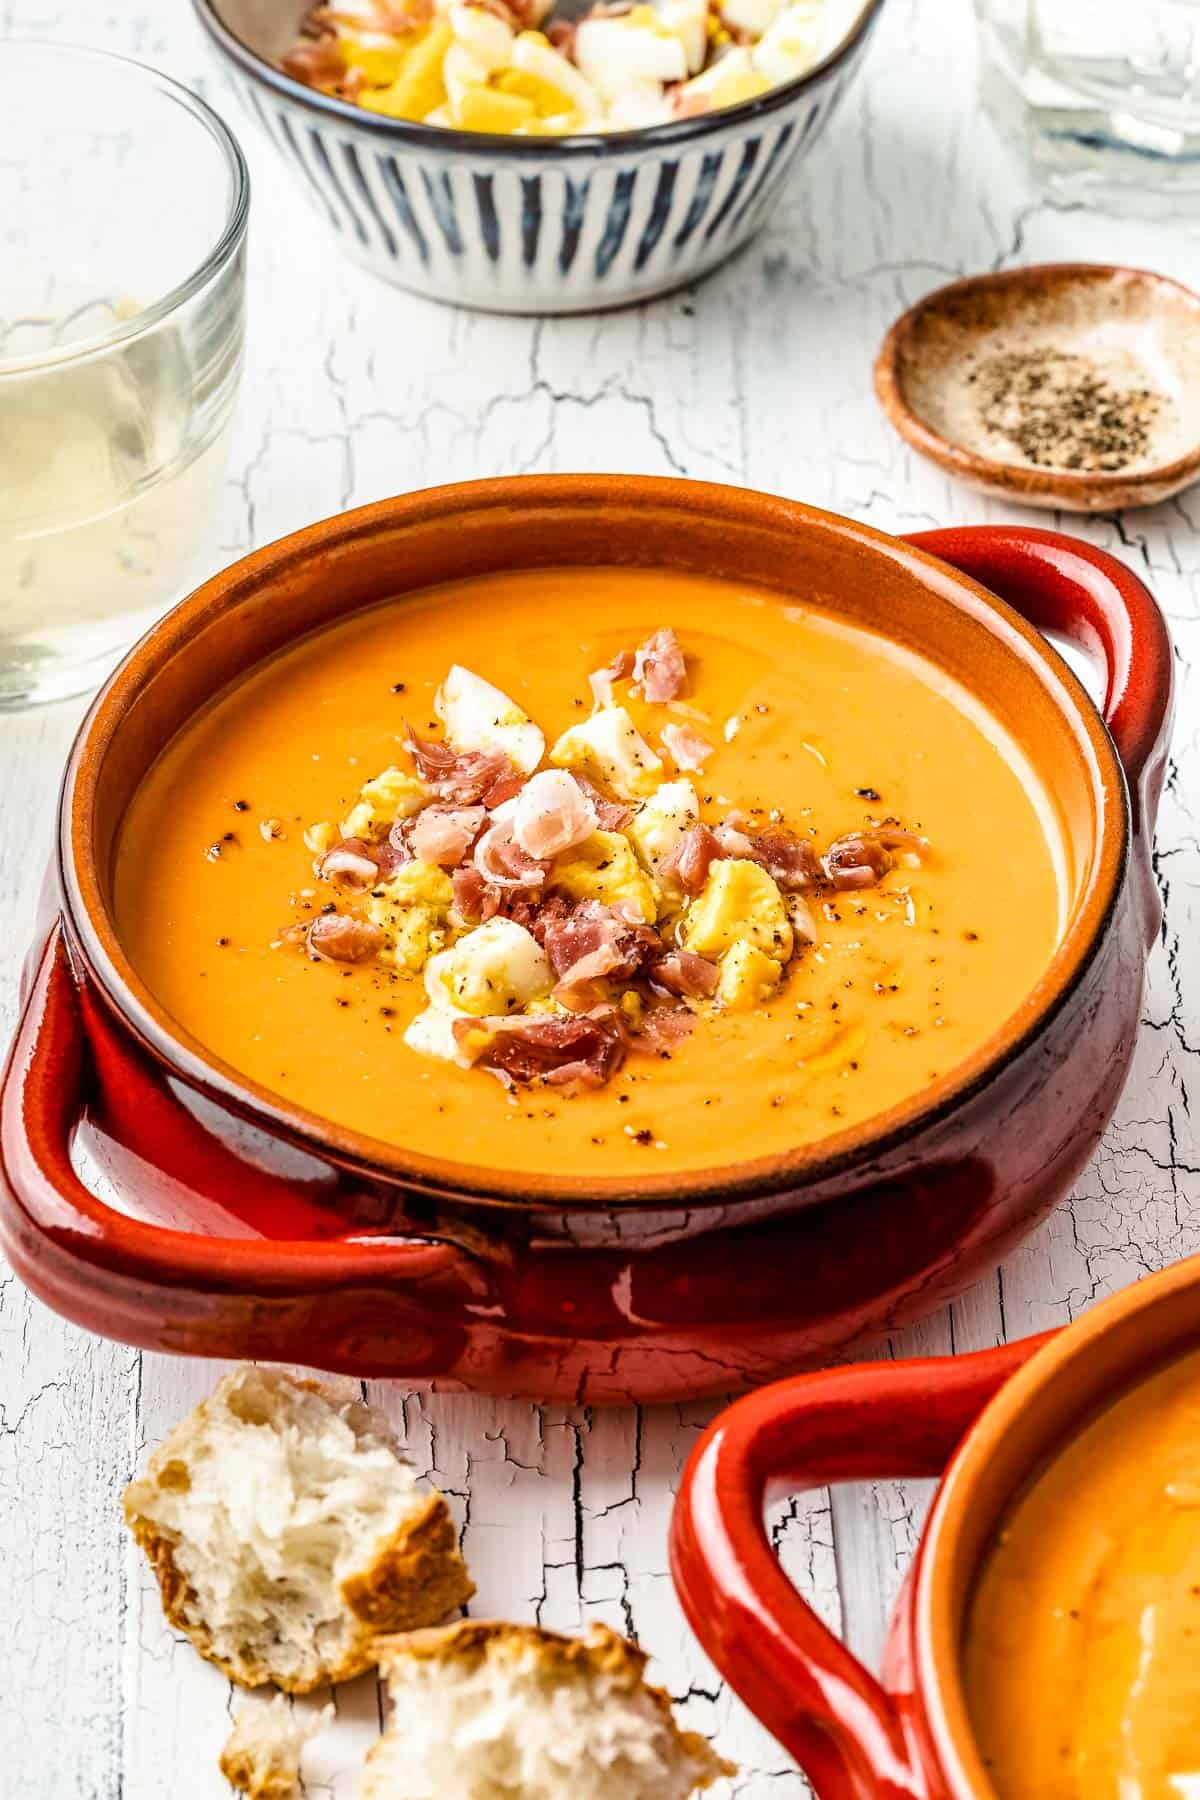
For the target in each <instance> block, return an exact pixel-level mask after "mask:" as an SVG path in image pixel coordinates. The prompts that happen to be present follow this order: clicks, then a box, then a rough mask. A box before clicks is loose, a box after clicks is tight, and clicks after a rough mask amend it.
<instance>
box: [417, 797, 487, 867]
mask: <svg viewBox="0 0 1200 1800" xmlns="http://www.w3.org/2000/svg"><path fill="white" fill-rule="evenodd" d="M487 817H488V813H487V808H486V807H485V806H447V805H444V804H440V803H439V804H435V805H433V806H427V807H425V809H424V810H423V811H422V812H419V813H418V814H417V816H416V818H415V819H412V820H410V821H409V823H408V829H407V833H406V835H405V840H404V841H405V843H406V845H407V847H408V849H409V851H410V852H411V853H412V855H413V856H414V857H415V858H416V859H417V861H418V862H423V863H430V864H432V865H433V867H434V868H442V869H456V868H457V867H458V866H459V864H460V863H461V862H462V861H463V858H464V857H465V856H466V854H467V852H468V850H469V849H470V848H471V845H472V844H473V843H474V842H475V839H476V838H477V837H478V836H479V833H480V832H481V831H482V830H483V827H484V825H485V824H486V823H487Z"/></svg>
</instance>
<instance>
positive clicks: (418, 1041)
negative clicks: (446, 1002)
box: [404, 1006, 475, 1069]
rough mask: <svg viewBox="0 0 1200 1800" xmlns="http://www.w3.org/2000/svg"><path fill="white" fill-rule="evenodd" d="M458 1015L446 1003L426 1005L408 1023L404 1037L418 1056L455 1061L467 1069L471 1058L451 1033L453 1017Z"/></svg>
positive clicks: (459, 1015)
mask: <svg viewBox="0 0 1200 1800" xmlns="http://www.w3.org/2000/svg"><path fill="white" fill-rule="evenodd" d="M462 1017H464V1015H463V1014H462V1013H455V1012H451V1010H450V1009H449V1007H446V1006H427V1007H426V1008H425V1010H424V1012H419V1013H418V1014H417V1016H416V1018H415V1019H413V1020H412V1021H411V1023H410V1024H409V1027H408V1029H407V1031H406V1032H405V1033H404V1041H405V1043H406V1044H407V1045H408V1047H409V1049H410V1050H415V1051H416V1052H417V1054H418V1056H436V1057H437V1058H438V1060H439V1061H440V1062H452V1063H457V1064H458V1067H459V1068H460V1069H469V1068H470V1067H471V1065H472V1063H473V1062H474V1060H475V1059H474V1057H472V1056H469V1055H468V1054H467V1053H466V1051H465V1050H464V1049H463V1048H462V1046H461V1045H460V1044H459V1042H458V1039H457V1038H456V1037H455V1035H454V1021H455V1019H456V1018H462Z"/></svg>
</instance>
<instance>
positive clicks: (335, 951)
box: [305, 913, 383, 963]
mask: <svg viewBox="0 0 1200 1800" xmlns="http://www.w3.org/2000/svg"><path fill="white" fill-rule="evenodd" d="M305 942H306V943H307V945H308V949H309V951H310V953H311V954H312V955H313V956H318V957H320V958H321V960H322V961H323V962H339V963H360V962H366V960H367V958H368V957H371V956H374V955H375V953H376V951H377V950H379V949H381V948H382V945H383V933H382V931H380V929H379V927H378V925H373V924H372V923H371V921H370V919H357V918H355V917H354V915H353V913H322V914H321V916H320V918H318V919H314V920H313V922H312V924H311V925H310V926H309V928H308V934H307V937H306V939H305Z"/></svg>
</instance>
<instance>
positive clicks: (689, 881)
mask: <svg viewBox="0 0 1200 1800" xmlns="http://www.w3.org/2000/svg"><path fill="white" fill-rule="evenodd" d="M729 854H730V852H729V851H727V850H724V849H722V847H721V844H720V843H719V842H718V840H717V837H716V835H715V833H714V832H712V831H710V830H709V828H708V826H707V825H693V826H691V827H690V828H689V830H688V831H687V832H686V833H685V834H684V836H683V837H682V838H681V840H680V842H679V843H678V844H676V846H675V848H674V850H672V852H671V854H670V855H669V856H668V857H667V858H666V860H665V862H664V863H663V865H662V868H661V870H660V871H659V873H660V875H661V877H663V878H664V879H670V880H673V881H675V882H676V883H677V885H678V886H679V887H681V888H682V889H683V891H684V893H685V894H698V893H699V892H700V889H701V888H702V887H703V886H704V884H705V882H706V881H707V880H708V871H709V869H710V868H711V867H712V865H713V863H714V862H716V860H717V858H718V857H721V856H728V855H729Z"/></svg>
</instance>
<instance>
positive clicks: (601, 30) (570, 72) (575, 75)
mask: <svg viewBox="0 0 1200 1800" xmlns="http://www.w3.org/2000/svg"><path fill="white" fill-rule="evenodd" d="M827 5H828V0H652V3H651V4H646V3H641V4H634V5H632V6H628V7H627V8H626V10H624V11H622V10H621V8H620V7H619V6H606V5H605V4H604V0H601V3H600V4H599V5H598V6H597V7H595V8H594V9H593V10H592V11H591V12H590V13H589V14H588V15H587V16H586V17H585V18H583V19H582V21H580V22H579V23H578V24H575V23H574V21H571V20H567V21H564V24H565V27H566V28H565V29H564V30H563V31H562V32H561V34H556V33H554V32H553V28H551V35H552V36H554V37H555V38H556V41H555V42H553V43H552V42H551V39H550V37H548V36H547V35H546V34H545V33H544V32H543V31H541V30H538V29H535V27H537V26H539V25H540V24H542V23H543V21H544V20H545V18H546V16H547V14H548V13H549V12H550V11H551V10H552V7H551V6H548V5H547V4H545V0H536V3H533V4H525V5H523V6H521V7H517V6H516V4H515V0H513V3H511V4H509V5H508V6H507V7H505V5H504V4H502V3H501V4H497V0H433V7H432V13H433V16H432V18H431V19H430V20H429V21H428V22H427V23H415V24H413V25H412V26H411V27H408V26H406V24H405V23H404V19H403V15H402V13H400V14H396V15H395V17H394V19H389V20H388V22H387V25H386V28H384V27H383V26H382V25H381V20H382V19H383V16H384V14H383V12H382V11H377V10H376V9H375V8H374V7H368V8H363V7H355V6H352V5H351V6H347V5H345V4H339V6H338V7H336V8H330V7H328V6H326V5H322V4H320V0H315V3H314V4H313V6H312V9H311V12H310V14H309V15H308V17H307V18H306V20H305V21H304V22H303V23H304V28H305V29H304V30H303V32H302V35H301V36H300V37H299V38H298V39H297V40H296V42H295V43H294V44H293V47H292V49H291V50H290V51H289V52H288V53H287V55H286V56H285V57H284V58H283V67H284V68H285V69H286V70H287V72H288V73H289V74H290V75H293V76H295V77H296V78H297V79H298V80H301V81H305V82H308V83H309V84H310V85H311V86H313V87H318V88H320V89H321V90H322V91H324V92H327V93H331V94H335V95H337V96H338V97H339V98H341V99H344V100H349V101H352V102H354V103H355V104H357V105H359V106H361V107H363V108H365V109H366V110H367V111H369V112H375V113H381V114H383V115H384V116H385V117H388V118H394V119H414V120H421V121H423V122H424V123H425V124H427V125H440V126H443V127H450V128H456V129H459V130H465V131H486V132H500V133H505V134H510V135H511V134H518V135H524V136H553V135H555V134H565V133H569V132H578V131H636V130H644V129H646V128H648V127H651V126H654V125H659V124H662V123H665V122H667V121H670V120H672V119H675V118H686V117H689V116H691V115H694V114H697V113H704V112H710V111H712V110H713V109H714V108H717V107H722V106H734V105H737V104H738V102H740V101H742V100H747V99H751V98H753V97H754V96H755V95H757V94H759V93H763V92H765V91H766V90H767V88H768V87H770V86H772V85H776V84H778V83H780V82H784V81H789V80H792V79H793V78H794V77H795V76H796V75H799V74H803V73H804V72H805V71H806V70H807V69H809V68H811V67H812V65H813V64H814V63H815V62H816V61H817V59H818V57H819V56H820V54H821V50H822V48H823V45H824V39H825V14H826V9H827ZM735 40H736V41H735Z"/></svg>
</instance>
